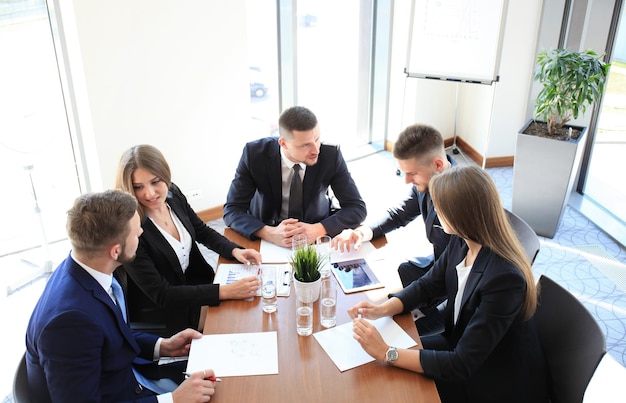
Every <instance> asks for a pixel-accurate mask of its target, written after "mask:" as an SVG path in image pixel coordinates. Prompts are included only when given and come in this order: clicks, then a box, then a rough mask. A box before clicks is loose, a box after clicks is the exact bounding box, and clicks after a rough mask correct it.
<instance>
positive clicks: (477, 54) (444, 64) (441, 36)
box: [405, 0, 506, 84]
mask: <svg viewBox="0 0 626 403" xmlns="http://www.w3.org/2000/svg"><path fill="white" fill-rule="evenodd" d="M505 10H506V0H414V3H413V16H412V17H413V18H412V23H411V25H412V26H411V32H410V41H409V49H408V57H407V61H408V66H407V68H406V69H405V72H406V74H407V75H408V76H409V77H421V78H437V79H443V80H453V81H466V82H476V83H484V84H491V83H492V82H494V81H497V79H498V68H499V62H500V47H501V42H502V36H503V26H504V18H505V15H506V13H505Z"/></svg>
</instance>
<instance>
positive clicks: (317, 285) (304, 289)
mask: <svg viewBox="0 0 626 403" xmlns="http://www.w3.org/2000/svg"><path fill="white" fill-rule="evenodd" d="M293 284H294V288H295V291H296V298H298V300H300V301H304V302H315V301H317V300H318V298H319V297H320V290H321V288H322V279H321V277H320V278H318V279H317V280H315V281H313V282H311V283H304V282H302V281H298V280H296V279H295V278H294V279H293Z"/></svg>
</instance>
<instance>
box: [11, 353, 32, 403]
mask: <svg viewBox="0 0 626 403" xmlns="http://www.w3.org/2000/svg"><path fill="white" fill-rule="evenodd" d="M30 401H31V400H30V392H29V391H28V377H27V375H26V354H24V355H23V356H22V359H21V360H20V363H19V364H18V366H17V371H15V376H14V378H13V402H14V403H30Z"/></svg>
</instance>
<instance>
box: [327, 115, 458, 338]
mask: <svg viewBox="0 0 626 403" xmlns="http://www.w3.org/2000/svg"><path fill="white" fill-rule="evenodd" d="M393 156H394V158H395V159H396V161H397V162H398V167H399V169H400V171H402V173H403V174H404V177H405V181H406V183H410V184H412V185H413V186H411V191H410V193H409V196H408V197H407V198H406V199H404V200H403V201H402V203H400V204H399V205H398V206H396V207H391V208H389V209H387V214H385V215H384V216H382V217H380V218H379V219H378V220H377V221H373V222H372V223H370V224H369V225H362V226H360V227H358V228H357V229H355V230H351V229H346V230H344V231H343V232H342V233H341V234H339V235H338V236H336V237H335V238H334V239H333V241H332V242H333V246H335V247H337V248H338V249H343V248H346V249H348V250H349V249H350V248H351V245H354V247H355V248H357V249H358V248H359V247H360V246H361V243H363V241H369V240H371V239H375V238H378V237H381V236H383V235H384V234H386V233H388V232H391V231H393V230H394V229H397V228H400V227H404V226H406V225H407V224H409V223H410V222H411V221H413V220H414V219H416V218H417V217H418V216H420V215H421V216H422V218H423V219H424V226H425V229H426V237H427V238H428V240H429V241H430V243H431V244H432V246H433V254H432V255H430V256H420V257H415V258H413V259H410V260H409V261H408V262H405V263H402V264H401V265H400V266H399V267H398V274H399V276H400V281H402V286H403V287H406V286H408V285H409V284H411V283H412V282H413V281H415V280H417V279H419V278H420V277H422V276H423V275H424V274H425V273H426V272H427V271H428V270H429V269H430V268H431V267H432V265H433V262H434V260H436V259H437V258H438V257H439V256H440V255H441V254H442V253H443V251H444V250H445V249H446V247H447V246H448V241H449V240H450V235H449V234H446V232H445V231H444V230H443V228H442V226H441V223H440V222H439V218H438V217H437V212H436V211H435V208H434V206H433V203H432V200H431V198H430V192H429V191H428V182H429V181H430V178H432V177H433V175H436V174H438V173H441V172H443V171H445V170H446V169H448V168H449V167H451V166H453V165H455V164H456V162H455V161H454V159H452V158H451V157H450V156H448V155H446V150H445V147H444V142H443V137H442V136H441V133H439V131H438V130H436V129H435V128H433V127H430V126H427V125H423V124H414V125H411V126H408V127H407V128H406V129H404V130H403V131H402V133H400V135H399V136H398V139H397V140H396V143H395V144H394V147H393ZM441 302H443V301H442V300H438V301H434V302H433V303H432V304H431V305H430V306H426V307H423V308H422V309H421V310H419V312H418V311H417V310H416V311H415V312H414V314H415V316H416V317H417V318H418V319H417V320H416V322H415V324H416V326H417V329H418V331H419V333H420V335H428V334H433V333H438V332H440V331H442V330H443V317H442V315H441V312H440V311H438V310H437V309H436V307H437V306H438V305H439V304H440V303H441ZM422 314H423V315H426V317H423V316H422Z"/></svg>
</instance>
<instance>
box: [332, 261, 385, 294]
mask: <svg viewBox="0 0 626 403" xmlns="http://www.w3.org/2000/svg"><path fill="white" fill-rule="evenodd" d="M331 269H332V271H333V273H334V274H335V278H336V279H337V282H338V283H339V285H341V288H342V289H343V291H344V292H345V293H352V292H357V291H365V290H371V289H374V288H382V287H384V284H382V283H381V282H380V281H378V278H376V275H375V274H374V272H373V271H372V269H371V268H370V267H369V265H368V264H367V261H365V259H362V258H361V259H355V260H346V261H344V262H335V263H333V264H332V265H331Z"/></svg>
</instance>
